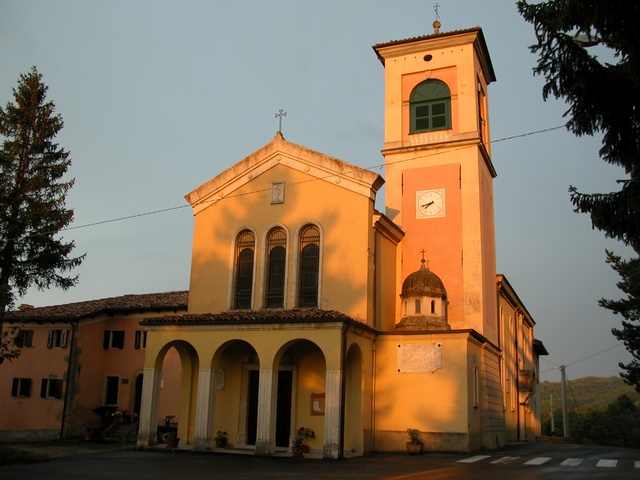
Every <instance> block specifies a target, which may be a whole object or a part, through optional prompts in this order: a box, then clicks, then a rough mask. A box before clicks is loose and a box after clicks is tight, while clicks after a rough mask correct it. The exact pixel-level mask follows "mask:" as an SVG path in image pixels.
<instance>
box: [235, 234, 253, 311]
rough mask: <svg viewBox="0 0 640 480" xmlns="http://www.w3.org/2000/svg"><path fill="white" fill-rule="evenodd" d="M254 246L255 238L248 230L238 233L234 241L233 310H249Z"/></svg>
mask: <svg viewBox="0 0 640 480" xmlns="http://www.w3.org/2000/svg"><path fill="white" fill-rule="evenodd" d="M255 244H256V240H255V236H254V235H253V233H251V232H250V231H249V230H244V231H242V232H240V234H239V235H238V238H237V239H236V269H235V270H236V271H235V293H234V296H233V308H235V309H248V308H251V294H252V291H253V260H254V252H255Z"/></svg>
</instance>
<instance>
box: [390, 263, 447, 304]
mask: <svg viewBox="0 0 640 480" xmlns="http://www.w3.org/2000/svg"><path fill="white" fill-rule="evenodd" d="M400 296H401V297H402V298H404V297H423V296H424V297H438V298H447V290H446V289H445V288H444V284H443V283H442V280H440V277H438V276H437V275H436V274H435V273H433V272H432V271H431V270H429V269H428V268H426V267H425V266H424V259H423V260H422V265H421V266H420V270H418V271H417V272H413V273H412V274H411V275H409V276H408V277H407V278H406V279H405V280H404V282H403V283H402V294H401V295H400Z"/></svg>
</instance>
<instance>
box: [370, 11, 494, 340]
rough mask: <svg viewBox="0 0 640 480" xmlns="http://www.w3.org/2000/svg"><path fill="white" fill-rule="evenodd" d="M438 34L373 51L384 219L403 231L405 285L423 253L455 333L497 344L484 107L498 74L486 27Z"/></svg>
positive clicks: (490, 186) (490, 170) (490, 182)
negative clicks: (378, 80)
mask: <svg viewBox="0 0 640 480" xmlns="http://www.w3.org/2000/svg"><path fill="white" fill-rule="evenodd" d="M439 27H440V22H438V21H436V22H434V33H433V34H430V35H425V36H422V37H416V38H410V39H405V40H397V41H391V42H387V43H383V44H378V45H374V47H373V49H374V51H375V52H376V54H377V56H378V58H379V60H380V61H381V62H382V64H383V66H384V78H385V81H384V83H385V95H384V132H385V133H384V148H383V150H382V154H383V155H384V157H385V177H386V195H385V196H386V215H387V216H388V217H389V218H391V219H392V220H393V221H394V222H395V223H396V224H397V225H399V226H400V227H401V228H402V229H403V230H404V232H405V237H404V239H403V242H402V269H401V270H402V274H401V278H403V279H404V278H406V277H407V276H408V275H409V274H411V273H412V271H413V270H414V269H415V265H417V264H418V263H419V262H420V252H421V250H422V249H426V250H427V254H428V257H429V261H430V265H431V268H432V270H433V271H435V272H437V274H438V275H439V276H440V278H441V279H442V281H443V283H444V285H445V287H446V289H447V292H448V300H449V311H448V314H449V315H448V316H449V324H450V325H451V328H452V329H454V330H455V329H468V328H473V329H475V330H476V331H478V332H479V333H481V334H483V335H485V336H486V337H487V338H489V339H491V340H497V331H498V329H497V313H496V299H495V288H496V287H495V282H496V254H495V231H494V230H495V229H494V215H493V178H494V177H495V176H496V172H495V170H494V168H493V164H492V162H491V144H490V136H489V121H488V104H487V87H488V85H489V84H490V83H491V82H493V81H495V74H494V71H493V67H492V65H491V59H490V58H489V53H488V50H487V46H486V43H485V40H484V35H483V33H482V29H481V28H480V27H475V28H470V29H467V30H457V31H454V32H445V33H441V32H440V30H439ZM398 314H399V315H400V314H401V312H400V309H398Z"/></svg>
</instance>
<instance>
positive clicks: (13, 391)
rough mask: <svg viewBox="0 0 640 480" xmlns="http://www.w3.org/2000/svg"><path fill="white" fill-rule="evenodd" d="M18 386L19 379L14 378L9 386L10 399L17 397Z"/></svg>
mask: <svg viewBox="0 0 640 480" xmlns="http://www.w3.org/2000/svg"><path fill="white" fill-rule="evenodd" d="M18 385H20V379H19V378H14V379H13V383H12V384H11V396H12V397H17V396H18Z"/></svg>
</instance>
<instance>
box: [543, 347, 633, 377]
mask: <svg viewBox="0 0 640 480" xmlns="http://www.w3.org/2000/svg"><path fill="white" fill-rule="evenodd" d="M620 345H624V343H623V342H620V343H618V344H616V345H614V346H612V347H609V348H605V349H604V350H601V351H599V352H597V353H594V354H593V355H589V356H588V357H585V358H582V359H580V360H577V361H575V362H573V363H568V364H567V365H565V367H570V366H571V365H575V364H577V363H580V362H584V361H585V360H589V359H590V358H593V357H597V356H598V355H601V354H603V353H605V352H608V351H609V350H613V349H614V348H618V347H619V346H620ZM540 358H542V360H544V361H545V362H548V363H550V364H551V365H554V366H555V367H557V368H562V367H561V366H560V365H556V364H555V363H553V362H552V361H551V360H547V359H546V358H544V357H540ZM552 370H555V368H550V369H548V370H544V371H542V372H540V373H546V372H550V371H552Z"/></svg>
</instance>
